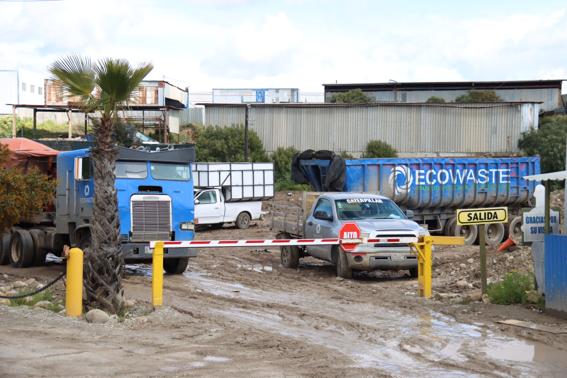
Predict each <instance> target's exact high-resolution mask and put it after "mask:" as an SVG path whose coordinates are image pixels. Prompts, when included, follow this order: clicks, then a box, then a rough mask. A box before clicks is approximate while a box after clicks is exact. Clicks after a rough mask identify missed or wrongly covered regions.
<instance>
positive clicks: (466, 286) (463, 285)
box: [456, 280, 469, 289]
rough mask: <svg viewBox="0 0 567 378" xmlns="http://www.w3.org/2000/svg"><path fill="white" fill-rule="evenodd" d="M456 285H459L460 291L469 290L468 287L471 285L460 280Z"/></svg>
mask: <svg viewBox="0 0 567 378" xmlns="http://www.w3.org/2000/svg"><path fill="white" fill-rule="evenodd" d="M456 285H457V287H458V288H459V289H465V288H468V287H469V283H468V282H467V281H465V280H459V281H457V283H456Z"/></svg>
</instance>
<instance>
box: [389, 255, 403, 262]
mask: <svg viewBox="0 0 567 378" xmlns="http://www.w3.org/2000/svg"><path fill="white" fill-rule="evenodd" d="M390 258H391V259H392V260H396V261H399V260H403V259H404V256H403V255H392V256H390Z"/></svg>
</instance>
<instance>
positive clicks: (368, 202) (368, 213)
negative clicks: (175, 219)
mask: <svg viewBox="0 0 567 378" xmlns="http://www.w3.org/2000/svg"><path fill="white" fill-rule="evenodd" d="M335 206H336V208H337V217H338V218H339V219H342V220H357V219H405V218H406V216H405V214H404V213H403V212H402V211H401V210H400V208H399V207H398V206H397V205H396V204H395V203H394V202H393V201H391V200H388V199H380V198H348V199H342V200H335Z"/></svg>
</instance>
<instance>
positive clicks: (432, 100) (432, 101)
mask: <svg viewBox="0 0 567 378" xmlns="http://www.w3.org/2000/svg"><path fill="white" fill-rule="evenodd" d="M425 102H426V103H428V104H444V103H445V99H444V98H442V97H438V96H431V97H429V98H428V99H427V101H425Z"/></svg>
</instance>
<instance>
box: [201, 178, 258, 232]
mask: <svg viewBox="0 0 567 378" xmlns="http://www.w3.org/2000/svg"><path fill="white" fill-rule="evenodd" d="M263 215H264V212H263V211H262V201H243V202H225V198H224V195H223V194H222V190H220V189H218V188H207V189H197V190H196V191H195V224H196V225H204V224H209V225H216V226H218V227H221V226H222V225H223V224H224V223H233V222H234V223H235V224H236V227H238V228H241V229H245V228H248V227H249V226H250V222H251V221H253V220H258V219H261V218H262V216H263Z"/></svg>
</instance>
